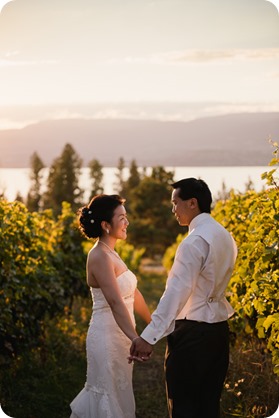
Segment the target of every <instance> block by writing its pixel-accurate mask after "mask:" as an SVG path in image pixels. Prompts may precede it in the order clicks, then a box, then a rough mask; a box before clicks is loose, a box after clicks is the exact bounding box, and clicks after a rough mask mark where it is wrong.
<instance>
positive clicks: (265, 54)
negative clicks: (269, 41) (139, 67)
mask: <svg viewBox="0 0 279 418" xmlns="http://www.w3.org/2000/svg"><path fill="white" fill-rule="evenodd" d="M278 58H279V48H258V49H187V50H182V51H170V52H166V53H158V54H151V55H147V56H126V57H124V58H114V59H110V60H107V61H106V62H105V63H106V64H111V65H113V64H115V65H117V64H123V63H124V64H128V65H129V64H131V65H132V64H176V65H178V64H186V63H195V64H202V63H206V64H207V63H210V62H228V61H230V62H232V61H240V60H242V61H243V60H246V61H247V60H261V61H263V60H274V59H278Z"/></svg>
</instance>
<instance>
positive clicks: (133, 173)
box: [121, 160, 141, 210]
mask: <svg viewBox="0 0 279 418" xmlns="http://www.w3.org/2000/svg"><path fill="white" fill-rule="evenodd" d="M140 180H141V176H140V173H139V171H138V166H137V163H136V160H132V161H131V164H130V168H129V177H128V179H127V180H126V181H125V182H123V186H122V192H121V196H123V197H124V198H125V199H126V208H127V210H129V207H130V200H131V193H132V191H133V190H134V189H135V188H136V187H137V186H138V185H139V183H140Z"/></svg>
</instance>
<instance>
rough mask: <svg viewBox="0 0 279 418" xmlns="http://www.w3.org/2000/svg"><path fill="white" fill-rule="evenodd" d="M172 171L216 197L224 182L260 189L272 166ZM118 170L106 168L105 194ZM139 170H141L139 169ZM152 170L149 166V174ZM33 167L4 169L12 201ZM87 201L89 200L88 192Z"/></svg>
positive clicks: (83, 181)
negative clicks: (199, 181) (205, 186)
mask: <svg viewBox="0 0 279 418" xmlns="http://www.w3.org/2000/svg"><path fill="white" fill-rule="evenodd" d="M165 169H166V170H168V171H174V179H175V181H177V180H180V179H182V178H186V177H196V178H202V179H203V180H204V181H205V182H206V183H207V184H208V186H209V188H210V189H211V192H212V195H213V197H214V196H216V195H217V193H218V192H219V191H221V190H222V185H223V183H224V184H225V186H226V189H227V190H230V189H231V188H233V189H234V190H235V191H237V192H244V191H245V188H246V184H247V183H248V181H249V180H251V181H252V182H253V185H254V189H255V190H256V191H260V190H262V189H263V188H264V187H265V181H263V180H261V174H262V173H263V172H265V171H269V170H271V169H272V167H259V166H257V167H253V166H252V167H242V166H241V167H165ZM116 171H117V169H116V168H115V167H104V168H103V173H104V188H105V193H107V194H112V193H114V190H113V187H114V183H115V182H116V177H115V173H116ZM139 171H141V169H140V168H139ZM150 171H151V169H150V168H148V169H147V174H149V173H150ZM29 173H30V169H29V168H0V191H1V192H2V191H4V193H5V196H6V198H7V199H8V200H14V199H15V197H16V195H17V192H20V194H21V195H22V196H23V197H24V198H25V197H26V195H27V193H28V191H29V188H30V179H29ZM123 174H124V177H125V176H126V177H127V176H128V174H129V169H128V168H125V169H124V172H123ZM47 175H48V169H47V168H46V169H44V170H43V184H45V180H46V179H47ZM80 186H81V187H82V188H83V189H84V190H85V191H86V190H89V189H90V178H89V169H88V168H83V169H82V173H81V176H80ZM84 197H85V200H88V199H89V196H88V193H85V196H84Z"/></svg>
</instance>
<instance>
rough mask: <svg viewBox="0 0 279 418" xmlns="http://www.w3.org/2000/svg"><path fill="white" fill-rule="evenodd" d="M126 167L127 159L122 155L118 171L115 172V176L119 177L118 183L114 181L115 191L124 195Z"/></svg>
mask: <svg viewBox="0 0 279 418" xmlns="http://www.w3.org/2000/svg"><path fill="white" fill-rule="evenodd" d="M124 168H125V161H124V158H123V157H120V158H119V160H118V165H117V172H116V173H115V177H116V178H117V181H116V183H114V191H115V193H117V194H119V195H121V196H122V193H123V190H124V184H125V180H124Z"/></svg>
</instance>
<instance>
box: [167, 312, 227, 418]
mask: <svg viewBox="0 0 279 418" xmlns="http://www.w3.org/2000/svg"><path fill="white" fill-rule="evenodd" d="M228 363H229V328H228V323H227V321H224V322H217V323H214V324H209V323H206V322H197V321H191V320H187V319H182V320H177V321H176V322H175V330H174V331H173V332H172V333H171V334H170V335H169V336H168V337H167V349H166V357H165V375H166V391H167V401H168V409H169V416H170V418H219V417H220V411H219V409H220V397H221V392H222V389H223V385H224V380H225V377H226V373H227V369H228Z"/></svg>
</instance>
